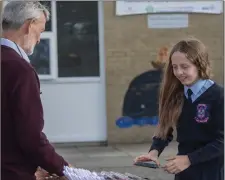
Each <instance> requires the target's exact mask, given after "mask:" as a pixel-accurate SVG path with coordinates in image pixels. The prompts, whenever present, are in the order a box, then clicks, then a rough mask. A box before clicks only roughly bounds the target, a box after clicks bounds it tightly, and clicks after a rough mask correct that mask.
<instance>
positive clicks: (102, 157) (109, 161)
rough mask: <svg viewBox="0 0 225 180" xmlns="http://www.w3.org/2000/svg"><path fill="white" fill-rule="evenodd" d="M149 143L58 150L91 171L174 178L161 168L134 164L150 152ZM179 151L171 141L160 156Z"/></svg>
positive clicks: (153, 179)
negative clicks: (141, 156)
mask: <svg viewBox="0 0 225 180" xmlns="http://www.w3.org/2000/svg"><path fill="white" fill-rule="evenodd" d="M149 147H150V145H149V144H129V145H112V146H89V147H87V146H80V147H77V146H69V147H68V146H67V147H66V146H62V145H60V146H56V151H57V152H58V153H59V154H61V155H62V156H63V157H64V158H65V159H66V160H68V162H69V163H71V164H72V165H74V166H76V167H79V168H85V169H88V170H91V171H102V170H104V171H114V172H120V173H125V172H128V173H132V174H134V175H138V176H142V177H147V178H150V179H151V180H173V175H169V174H167V173H165V172H164V171H163V170H161V169H156V170H154V169H149V168H144V167H135V166H133V159H134V158H135V157H136V156H138V155H141V154H145V153H146V152H148V149H149ZM176 153H177V144H176V143H175V142H173V143H171V144H170V145H169V146H168V147H167V148H166V149H165V151H164V152H163V153H162V155H161V156H160V161H161V162H162V163H163V161H164V158H165V157H168V156H172V155H176Z"/></svg>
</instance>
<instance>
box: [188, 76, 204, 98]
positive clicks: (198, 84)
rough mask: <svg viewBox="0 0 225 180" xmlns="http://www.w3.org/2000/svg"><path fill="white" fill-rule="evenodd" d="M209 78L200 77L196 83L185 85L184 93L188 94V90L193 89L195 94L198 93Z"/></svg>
mask: <svg viewBox="0 0 225 180" xmlns="http://www.w3.org/2000/svg"><path fill="white" fill-rule="evenodd" d="M206 81H207V80H202V79H199V80H198V81H197V82H196V83H194V84H193V85H192V86H184V93H185V94H187V90H188V89H191V90H192V92H193V94H194V95H197V94H198V92H199V91H200V90H201V89H202V87H203V86H204V85H205V83H206Z"/></svg>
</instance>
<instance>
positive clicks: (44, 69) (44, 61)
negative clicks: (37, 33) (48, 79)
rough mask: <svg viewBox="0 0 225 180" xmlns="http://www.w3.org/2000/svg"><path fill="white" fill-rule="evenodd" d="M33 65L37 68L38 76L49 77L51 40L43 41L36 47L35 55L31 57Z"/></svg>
mask: <svg viewBox="0 0 225 180" xmlns="http://www.w3.org/2000/svg"><path fill="white" fill-rule="evenodd" d="M29 58H30V60H31V64H32V65H33V66H34V67H35V69H36V71H37V73H38V74H43V75H49V74H51V70H50V61H49V60H50V59H51V57H50V40H49V39H48V38H47V39H41V42H40V43H39V44H38V45H36V47H35V49H34V53H33V54H32V56H30V57H29Z"/></svg>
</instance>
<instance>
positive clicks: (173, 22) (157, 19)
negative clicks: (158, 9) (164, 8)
mask: <svg viewBox="0 0 225 180" xmlns="http://www.w3.org/2000/svg"><path fill="white" fill-rule="evenodd" d="M147 17H148V28H163V29H166V28H186V27H188V14H151V15H148V16H147Z"/></svg>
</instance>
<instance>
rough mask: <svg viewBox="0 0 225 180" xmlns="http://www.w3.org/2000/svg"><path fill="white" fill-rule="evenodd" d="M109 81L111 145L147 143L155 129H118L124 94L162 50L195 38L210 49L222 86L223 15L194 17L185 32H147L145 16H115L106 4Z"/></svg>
mask: <svg viewBox="0 0 225 180" xmlns="http://www.w3.org/2000/svg"><path fill="white" fill-rule="evenodd" d="M104 13H105V16H104V18H105V22H104V23H105V50H106V80H107V85H106V87H107V89H106V92H107V118H108V119H107V121H108V142H109V143H115V142H116V143H130V142H132V143H134V142H135V143H138V142H148V141H150V140H151V137H152V135H153V133H154V129H155V128H154V127H150V126H148V127H132V128H128V129H119V128H118V127H116V125H115V120H116V118H118V117H119V116H120V115H121V108H122V103H123V98H124V94H125V91H126V89H127V87H128V84H129V82H130V81H131V80H132V79H133V78H134V76H136V75H138V74H140V73H142V72H144V71H146V70H149V69H151V68H152V66H151V64H150V61H152V60H154V59H156V57H157V52H158V50H159V48H160V47H162V46H165V45H166V46H170V45H171V44H173V43H175V42H177V40H178V39H180V38H183V37H186V36H187V35H192V36H195V37H197V38H199V39H200V40H202V41H203V42H204V43H205V44H206V45H207V46H208V47H209V53H210V59H211V60H212V64H213V70H214V80H215V81H217V82H218V83H223V67H224V66H223V15H206V14H191V15H189V27H188V28H185V29H170V30H168V29H157V30H154V29H148V27H147V16H146V15H132V16H116V15H115V2H104Z"/></svg>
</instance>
